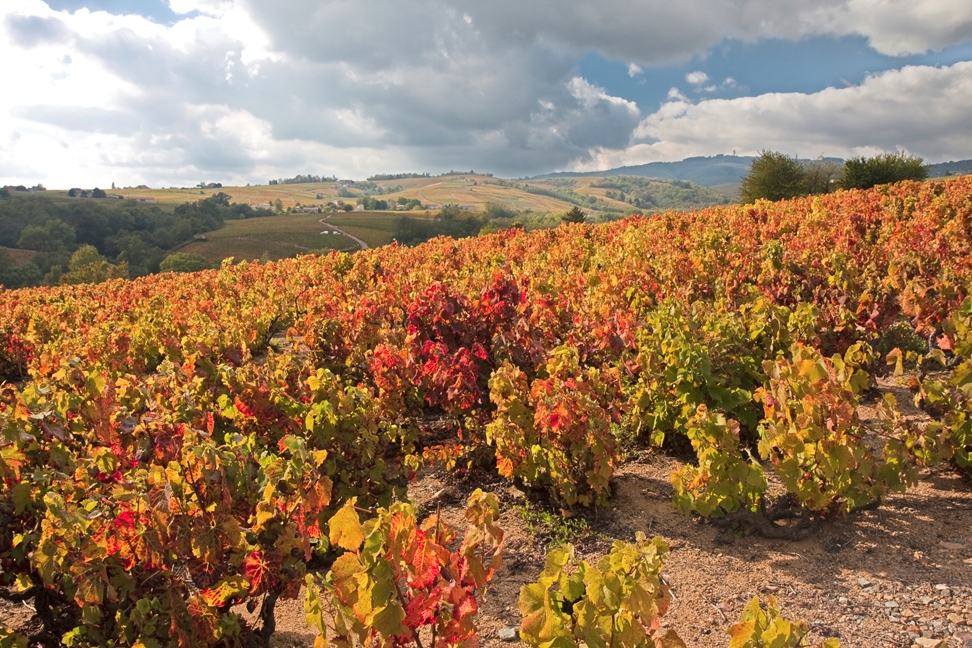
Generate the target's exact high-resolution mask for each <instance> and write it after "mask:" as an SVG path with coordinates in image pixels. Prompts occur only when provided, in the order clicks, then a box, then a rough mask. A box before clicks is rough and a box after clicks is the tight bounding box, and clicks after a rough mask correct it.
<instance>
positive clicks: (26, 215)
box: [0, 192, 268, 288]
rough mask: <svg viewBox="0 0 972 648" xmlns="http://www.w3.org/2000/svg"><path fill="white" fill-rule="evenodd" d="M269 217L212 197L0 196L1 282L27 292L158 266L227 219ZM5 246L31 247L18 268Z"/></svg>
mask: <svg viewBox="0 0 972 648" xmlns="http://www.w3.org/2000/svg"><path fill="white" fill-rule="evenodd" d="M263 215H268V212H264V211H262V210H254V209H252V208H251V207H250V206H249V205H241V204H236V203H231V202H230V196H228V195H227V194H225V193H222V192H220V193H218V194H216V195H215V196H212V197H210V198H206V199H204V200H199V201H196V202H191V203H185V204H182V205H179V206H177V207H176V208H175V209H165V208H162V207H160V206H158V205H144V204H138V203H133V202H131V201H122V200H105V201H93V200H92V201H74V200H70V201H65V200H63V199H60V200H59V199H57V198H52V197H48V196H41V195H32V196H18V195H17V194H9V195H7V196H5V197H3V196H0V285H3V286H4V287H6V288H24V287H29V286H38V285H54V284H57V283H78V282H83V281H88V280H99V281H100V280H104V279H108V278H113V277H139V276H143V275H147V274H151V273H154V272H159V270H160V269H162V263H163V261H164V260H165V259H166V257H167V256H169V255H170V254H171V252H172V251H173V250H174V249H175V248H178V247H179V246H181V245H182V244H184V243H186V242H188V241H191V240H192V239H193V237H195V236H197V235H201V234H204V233H205V232H210V231H213V230H216V229H219V228H221V227H222V226H223V224H224V222H225V221H227V220H236V219H241V218H249V217H252V216H263ZM2 248H14V249H21V250H31V251H33V252H34V254H33V255H32V256H31V258H30V260H29V261H27V262H26V263H23V264H20V265H16V264H15V263H14V261H13V259H12V258H11V255H10V254H9V253H8V252H7V251H6V250H4V249H2Z"/></svg>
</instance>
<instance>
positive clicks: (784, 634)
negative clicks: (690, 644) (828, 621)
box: [729, 596, 840, 648]
mask: <svg viewBox="0 0 972 648" xmlns="http://www.w3.org/2000/svg"><path fill="white" fill-rule="evenodd" d="M809 631H810V630H809V628H807V624H806V623H804V622H802V621H796V622H794V621H788V620H786V619H784V618H783V616H782V615H780V606H779V603H777V602H776V599H775V598H774V597H773V596H767V597H766V609H765V610H764V609H763V606H762V604H761V603H760V601H759V597H758V596H757V597H754V598H753V600H752V601H750V602H749V603H748V604H747V605H746V607H745V608H744V609H743V614H742V621H741V622H740V623H737V624H735V625H734V626H732V627H731V628H729V636H730V637H731V638H732V639H731V641H730V642H729V648H798V647H799V646H806V648H840V642H839V641H837V640H836V639H827V640H825V641H822V642H820V643H817V644H814V645H813V646H810V645H809V644H804V643H803V639H804V637H806V636H807V633H808V632H809Z"/></svg>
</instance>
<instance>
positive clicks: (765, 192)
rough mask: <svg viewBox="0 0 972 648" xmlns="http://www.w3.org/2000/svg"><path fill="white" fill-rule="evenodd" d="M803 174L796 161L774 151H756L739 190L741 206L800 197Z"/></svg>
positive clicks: (804, 175)
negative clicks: (759, 201) (758, 152)
mask: <svg viewBox="0 0 972 648" xmlns="http://www.w3.org/2000/svg"><path fill="white" fill-rule="evenodd" d="M805 181H806V171H805V170H804V167H803V166H802V165H801V164H800V161H799V160H797V159H796V158H793V157H790V156H789V155H786V154H785V153H777V152H776V151H760V154H759V157H758V158H756V159H755V160H753V163H752V166H750V168H749V174H747V175H746V177H745V178H743V181H742V186H741V187H740V189H739V193H740V197H741V198H742V201H743V202H744V203H753V202H756V201H757V200H759V199H765V200H773V201H776V200H785V199H787V198H794V197H796V196H799V195H802V194H803V193H804V190H805Z"/></svg>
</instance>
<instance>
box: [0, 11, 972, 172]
mask: <svg viewBox="0 0 972 648" xmlns="http://www.w3.org/2000/svg"><path fill="white" fill-rule="evenodd" d="M168 3H169V6H170V7H171V8H172V10H173V11H174V12H176V13H177V14H178V15H180V16H181V19H180V20H178V21H176V22H175V23H174V24H172V25H160V24H158V23H155V22H153V21H151V20H149V19H147V18H144V17H141V16H138V15H125V16H117V15H111V14H109V13H106V12H102V11H88V10H86V9H82V10H79V11H76V12H73V13H72V12H64V11H62V12H58V11H53V10H51V9H50V8H49V7H48V6H47V5H46V4H45V3H44V2H43V1H42V0H4V2H3V3H0V34H2V35H0V58H2V60H4V61H5V62H11V63H9V64H8V65H7V66H6V68H5V73H6V74H7V86H8V87H12V88H20V89H22V91H21V92H8V93H3V94H2V95H0V175H2V178H0V180H15V179H16V180H23V181H27V180H31V179H36V180H43V181H45V183H46V184H50V185H55V186H56V185H59V184H64V183H68V182H71V183H73V182H75V181H74V180H73V178H76V177H78V175H80V174H91V175H92V176H95V175H106V174H115V175H117V176H120V175H122V174H129V176H130V178H131V180H130V182H132V183H136V182H147V183H150V184H153V183H154V184H158V183H166V184H168V183H175V182H179V181H181V180H182V179H183V178H189V179H192V178H193V177H198V176H199V175H206V176H207V177H213V176H219V178H220V179H225V180H226V181H260V180H264V179H265V178H267V177H274V176H278V175H285V174H292V173H296V172H314V173H328V174H330V173H335V174H337V175H340V176H342V177H347V176H349V175H355V174H359V175H362V174H364V175H366V174H370V173H373V172H376V171H390V170H407V169H416V170H423V171H424V170H429V171H437V170H446V169H448V168H469V167H475V168H477V169H479V168H482V169H485V170H490V171H495V172H497V173H500V174H509V175H514V174H526V173H534V172H541V171H546V170H550V169H557V168H566V167H570V166H578V165H583V166H590V165H594V164H597V163H598V162H599V161H601V160H604V159H607V158H606V157H605V156H608V157H611V156H614V157H615V158H622V157H624V156H637V155H660V154H662V153H664V152H665V151H670V152H671V155H673V156H678V155H680V153H679V152H680V151H686V152H687V154H697V153H699V152H701V151H703V150H705V151H712V152H722V151H723V150H729V149H731V148H739V149H742V148H745V147H744V145H743V144H737V143H736V142H735V141H733V142H732V144H731V145H725V146H723V144H724V142H727V141H728V140H729V139H731V138H729V134H730V133H733V132H737V131H738V130H739V129H737V128H730V127H726V128H722V129H721V132H720V133H718V137H713V138H711V139H710V138H708V136H704V137H703V136H699V137H697V138H695V139H694V140H692V138H691V137H690V132H689V131H691V129H692V128H699V129H701V130H700V131H699V132H700V133H702V132H706V130H705V129H706V128H708V124H709V123H710V121H709V120H710V119H715V117H706V116H707V115H710V112H708V111H716V109H717V108H719V109H720V110H722V109H723V108H721V106H722V104H716V103H713V102H709V101H702V102H700V103H698V104H696V105H695V106H692V105H691V104H690V102H689V101H688V100H687V99H686V98H685V96H684V95H683V94H682V93H681V92H680V91H678V90H677V89H673V90H672V93H670V95H669V98H670V99H671V101H670V103H669V104H666V105H665V106H663V108H662V110H661V111H659V112H658V113H656V114H654V115H650V116H648V117H647V118H645V117H644V115H643V114H642V113H641V112H640V111H639V109H638V107H637V106H636V105H635V104H634V103H632V102H629V101H625V100H624V99H621V98H619V97H615V96H612V95H611V93H609V92H607V91H606V90H604V89H603V88H600V87H598V86H596V85H595V84H592V83H591V82H590V81H589V80H587V79H584V78H582V77H580V76H578V71H577V70H578V62H579V61H580V60H581V58H582V57H583V56H584V54H585V53H587V52H590V51H592V50H596V51H598V52H600V53H601V54H602V55H604V56H606V57H609V58H614V59H617V60H623V61H627V62H629V63H628V74H629V76H630V77H631V78H635V77H637V76H639V75H641V74H643V71H644V68H645V67H646V66H648V65H655V66H657V65H661V64H665V63H669V62H672V61H685V60H688V59H690V58H691V57H693V56H698V55H701V54H703V53H704V52H705V51H706V50H707V49H708V48H711V47H713V46H714V45H717V44H718V43H720V42H722V41H724V40H725V39H727V38H733V39H740V40H744V41H755V40H759V39H764V38H788V39H799V38H801V37H804V36H807V35H814V34H832V35H838V36H840V35H849V34H855V35H860V36H863V37H865V38H867V39H868V40H869V42H870V43H871V44H872V46H873V47H874V48H875V49H877V50H879V51H881V52H884V53H889V54H895V55H899V54H906V53H910V52H919V51H925V50H929V49H941V48H944V47H947V46H949V45H953V44H955V43H959V42H965V41H967V40H969V39H970V38H972V5H970V4H969V3H968V2H967V1H965V0H910V1H909V2H904V0H820V2H817V3H812V4H808V3H805V2H802V1H798V0H684V1H683V2H679V3H671V2H663V1H662V0H599V1H597V2H595V1H594V0H535V1H533V2H529V3H524V2H521V1H517V2H513V1H512V0H494V1H493V2H489V3H483V2H473V1H472V0H395V1H391V0H326V1H321V0H273V1H271V0H168ZM909 74H911V73H907V74H906V73H905V72H904V71H902V75H901V76H899V77H887V79H886V80H885V81H883V82H882V81H880V79H878V78H874V79H868V81H867V82H865V83H864V84H863V85H862V86H861V92H862V93H864V94H865V95H866V94H867V93H872V92H876V88H877V86H878V85H880V83H886V84H888V85H889V86H893V85H897V86H900V87H901V88H902V92H905V93H907V92H912V91H913V88H911V87H910V86H908V79H909V78H910V77H909ZM881 79H884V77H881ZM687 81H688V82H689V83H690V84H691V85H692V86H693V89H694V91H695V92H699V91H704V92H711V91H714V90H715V89H716V88H717V87H719V86H721V87H727V86H731V85H733V83H734V82H733V81H732V80H731V79H726V81H724V82H722V84H719V83H718V82H716V81H710V79H709V78H708V76H707V75H706V74H705V73H703V72H701V71H697V72H693V73H691V74H689V75H688V77H687ZM849 90H854V89H853V88H851V89H849ZM939 90H940V89H939ZM835 92H836V91H835ZM888 94H893V93H891V91H888ZM841 96H849V95H841ZM930 96H931V97H936V96H938V95H936V94H935V93H934V92H932V94H931V95H930ZM751 100H752V101H751V103H750V104H745V103H740V104H735V103H731V102H730V103H729V104H727V105H731V106H733V107H734V108H733V109H732V110H731V111H730V112H729V113H727V114H729V115H731V117H732V118H733V119H739V120H740V122H741V123H749V122H747V120H749V121H752V122H753V123H756V124H759V122H760V116H759V115H760V112H759V111H769V113H772V110H771V108H772V105H773V104H772V101H773V100H771V99H770V98H767V97H758V98H751ZM932 100H935V101H937V99H932ZM942 100H944V99H942ZM737 101H742V100H737ZM788 101H791V102H793V103H794V104H799V105H800V106H808V105H817V106H818V108H817V111H816V112H814V111H809V109H807V110H808V111H809V112H806V113H798V115H795V116H794V117H793V119H792V120H791V121H790V122H788V127H791V128H792V129H793V131H794V133H795V134H794V135H793V138H798V134H799V133H802V132H804V131H807V130H808V128H809V132H810V133H811V135H809V136H808V138H809V139H808V141H811V142H814V143H815V145H816V141H817V139H819V137H818V136H817V135H814V134H813V133H814V132H815V130H814V129H816V128H817V122H815V121H812V119H819V116H820V114H822V113H823V112H825V111H826V110H827V109H828V107H829V108H831V109H833V110H838V111H842V110H845V111H846V110H850V111H851V112H855V113H857V112H861V111H862V110H863V107H862V108H860V109H857V108H855V107H854V106H853V105H851V104H849V107H844V108H842V107H839V106H837V104H827V103H826V102H824V103H821V102H822V99H820V94H818V95H811V96H810V97H809V98H808V97H804V96H802V95H798V96H794V97H792V98H790V99H788ZM801 102H803V103H801ZM863 105H867V106H869V107H872V108H873V109H874V110H878V111H881V110H882V108H881V106H880V105H879V103H873V104H862V106H863ZM926 105H927V100H926ZM909 106H911V104H909ZM913 107H914V106H911V108H913ZM726 110H728V108H726ZM746 110H750V111H755V112H751V113H745V111H746ZM679 111H682V112H679ZM926 111H927V108H926ZM744 113H745V114H746V115H748V117H745V118H744V117H743V114H744ZM715 114H716V112H712V113H711V115H715ZM838 114H839V115H843V114H844V113H841V112H838ZM754 115H755V116H754ZM799 115H802V116H803V117H805V118H807V119H811V121H809V122H808V124H809V127H808V128H806V127H801V126H799V119H798V116H799ZM889 119H890V117H889ZM820 121H822V122H824V125H825V126H826V122H827V120H825V119H821V120H820ZM830 121H834V122H840V119H836V120H830ZM905 121H906V115H904V116H902V115H899V125H898V126H897V127H896V128H897V131H895V129H894V128H891V129H890V130H886V131H885V132H884V133H877V131H876V126H874V125H873V124H868V122H867V120H866V119H862V120H861V122H860V124H859V127H860V129H861V130H860V131H859V132H858V133H857V135H855V137H857V138H858V139H859V140H860V141H864V140H865V139H867V137H870V136H872V135H873V137H872V139H871V140H868V141H871V142H873V143H872V144H870V145H873V146H883V144H882V143H883V142H884V141H886V140H887V138H888V137H890V134H891V133H894V132H899V133H900V137H898V139H899V140H901V141H902V142H905V143H906V144H907V142H912V141H915V142H916V141H917V139H916V138H917V137H919V133H920V132H924V131H921V130H920V129H919V128H918V126H910V125H909V124H907V123H905ZM876 123H880V120H879V121H878V122H876ZM928 127H929V128H933V127H936V124H934V123H932V124H929V125H928ZM830 128H831V130H832V127H830ZM716 130H719V129H716ZM935 132H941V131H940V130H936V131H935ZM14 133H18V134H20V135H19V139H17V138H14V137H13V134H14ZM909 133H911V134H909ZM740 136H741V135H740ZM638 138H641V139H638ZM666 138H668V139H666ZM743 139H745V138H743ZM750 139H752V138H750ZM933 139H935V140H936V141H938V140H939V139H942V140H945V139H948V138H944V137H939V136H937V135H936V136H934V137H933ZM953 139H954V138H953ZM655 140H658V141H657V142H656V141H655ZM690 140H691V141H690ZM958 140H961V138H958ZM747 141H749V140H747ZM648 142H652V143H650V144H649V143H648ZM770 144H771V143H767V144H765V145H767V146H768V145H770ZM646 146H652V147H655V148H652V149H645V148H644V147H646ZM665 146H669V147H670V148H669V149H665V148H664V147H665ZM692 146H695V147H697V148H695V149H692V148H691V147H692ZM956 146H957V144H956ZM669 159H670V158H669ZM16 169H22V170H24V171H23V172H24V173H28V172H30V173H40V174H42V175H41V176H31V177H16V178H15V177H14V176H15V175H16V173H14V171H12V170H16ZM58 169H60V171H58ZM62 171H63V173H66V174H68V175H66V176H61V175H57V174H58V173H61V172H62ZM115 179H116V180H117V181H118V182H120V183H128V182H129V180H127V179H125V178H122V177H117V178H115ZM77 182H80V180H77ZM102 184H103V182H102Z"/></svg>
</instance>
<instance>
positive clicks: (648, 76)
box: [578, 36, 972, 114]
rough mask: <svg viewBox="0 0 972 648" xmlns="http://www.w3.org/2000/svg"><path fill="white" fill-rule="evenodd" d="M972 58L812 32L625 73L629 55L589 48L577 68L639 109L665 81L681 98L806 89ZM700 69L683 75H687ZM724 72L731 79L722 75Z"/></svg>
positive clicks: (971, 50)
mask: <svg viewBox="0 0 972 648" xmlns="http://www.w3.org/2000/svg"><path fill="white" fill-rule="evenodd" d="M968 60H972V43H964V44H962V45H957V46H954V47H949V48H946V49H944V50H942V51H939V52H930V53H927V54H921V55H914V56H901V57H895V56H886V55H883V54H880V53H878V52H876V51H875V50H874V49H872V48H871V47H870V46H869V45H868V43H867V40H866V39H865V38H863V37H854V36H849V37H843V38H835V37H813V38H805V39H802V40H800V41H795V42H794V41H788V40H776V39H773V40H764V41H760V42H758V43H743V42H740V41H736V40H726V41H724V42H723V43H721V44H720V45H718V46H716V47H714V48H712V49H711V50H709V51H708V52H707V53H706V55H705V56H697V57H694V58H692V59H691V60H689V61H686V62H685V63H679V64H674V65H665V66H643V69H642V71H641V72H640V73H636V74H634V75H633V76H632V74H631V72H632V71H631V70H630V68H629V65H630V64H629V63H627V62H622V61H616V60H611V59H608V58H605V57H603V56H601V55H600V54H598V53H597V52H590V53H588V54H587V55H586V56H584V58H583V59H582V60H581V62H580V64H579V69H578V72H579V74H580V75H581V76H583V77H584V78H585V79H587V80H588V81H590V82H591V83H593V84H596V85H599V86H601V87H603V88H604V89H606V90H607V91H608V93H609V94H611V95H614V96H618V97H623V98H625V99H628V100H629V101H634V102H636V103H637V104H638V107H639V108H640V109H641V111H642V113H645V114H649V113H653V112H655V111H656V110H657V109H658V107H659V106H660V105H661V104H662V103H664V102H665V101H666V100H667V99H668V98H669V92H670V90H671V89H672V88H678V90H679V91H680V92H681V93H682V94H683V95H684V96H685V97H687V98H688V99H690V100H692V101H698V100H703V99H734V98H737V97H746V96H755V95H761V94H766V93H771V92H800V93H814V92H819V91H821V90H824V89H825V88H828V87H835V88H842V87H846V86H853V85H858V84H860V83H861V82H862V81H863V80H864V79H865V78H866V77H867V76H868V75H869V74H877V73H881V72H885V71H887V70H896V69H901V68H902V67H904V66H906V65H936V66H940V65H953V64H955V63H957V62H959V61H968ZM696 72H702V73H703V74H704V77H703V75H697V77H695V78H694V80H695V81H696V82H695V83H693V82H690V81H689V80H688V79H687V77H688V75H690V74H692V73H696ZM728 80H731V81H728Z"/></svg>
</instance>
